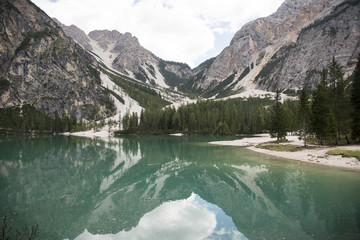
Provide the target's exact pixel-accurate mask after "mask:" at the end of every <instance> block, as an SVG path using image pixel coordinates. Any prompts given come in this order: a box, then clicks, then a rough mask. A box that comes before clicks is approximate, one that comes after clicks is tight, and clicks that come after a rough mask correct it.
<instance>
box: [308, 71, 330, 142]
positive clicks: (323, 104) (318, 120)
mask: <svg viewBox="0 0 360 240" xmlns="http://www.w3.org/2000/svg"><path fill="white" fill-rule="evenodd" d="M326 78H327V71H326V70H323V73H322V80H321V82H320V83H319V84H318V85H317V88H316V89H315V90H314V91H313V100H312V104H311V126H312V131H313V132H314V133H315V135H316V137H317V138H318V140H319V143H320V145H322V144H323V139H324V137H325V135H326V132H325V129H326V124H327V115H328V113H329V110H328V109H329V108H328V99H327V96H328V93H327V92H328V91H327V86H326V85H327V84H326Z"/></svg>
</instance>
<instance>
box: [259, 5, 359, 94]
mask: <svg viewBox="0 0 360 240" xmlns="http://www.w3.org/2000/svg"><path fill="white" fill-rule="evenodd" d="M359 26H360V1H347V2H344V3H343V4H341V5H339V6H338V7H336V8H335V9H334V11H333V12H332V13H331V14H329V15H327V16H325V17H324V18H322V19H319V20H318V21H316V22H314V23H313V24H311V25H309V26H307V27H306V28H304V29H303V30H302V31H301V32H300V34H299V36H298V38H297V41H296V42H295V43H294V44H292V45H288V47H283V48H282V49H280V50H279V51H278V52H277V53H276V54H275V55H273V57H272V58H271V59H270V60H269V62H268V63H267V65H265V67H264V70H263V71H261V72H260V73H259V75H258V76H257V77H256V78H255V83H256V84H257V85H258V86H259V87H260V88H262V89H266V90H270V91H274V90H276V89H281V90H283V91H284V90H298V89H301V88H306V89H313V88H315V86H316V84H317V83H319V82H320V79H321V72H322V69H324V68H326V67H328V66H329V64H330V62H331V59H332V57H333V56H334V57H335V59H336V61H337V62H338V63H339V64H340V65H341V66H343V71H344V73H345V77H347V76H349V75H350V74H352V72H353V71H354V69H355V66H356V62H357V56H358V55H359V54H360V28H359Z"/></svg>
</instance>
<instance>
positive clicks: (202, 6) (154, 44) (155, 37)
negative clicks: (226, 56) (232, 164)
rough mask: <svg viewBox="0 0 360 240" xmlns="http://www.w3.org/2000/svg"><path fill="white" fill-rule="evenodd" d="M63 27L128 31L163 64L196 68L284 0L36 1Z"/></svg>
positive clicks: (271, 11)
mask: <svg viewBox="0 0 360 240" xmlns="http://www.w3.org/2000/svg"><path fill="white" fill-rule="evenodd" d="M32 1H33V2H34V3H35V4H36V5H37V6H39V7H40V8H41V9H42V10H44V11H45V12H46V13H47V14H48V15H49V16H50V17H53V18H54V17H55V18H57V19H58V20H59V21H60V22H62V23H63V24H65V25H71V24H74V25H76V26H77V27H79V28H81V29H82V30H84V31H85V32H86V33H89V32H91V31H93V30H103V29H108V30H117V31H119V32H121V33H125V32H130V33H131V34H132V35H133V36H136V37H137V38H138V40H139V42H140V44H141V45H142V46H143V47H145V48H146V49H148V50H150V51H151V52H152V53H154V54H155V55H157V56H158V57H160V58H162V59H164V60H171V61H176V62H182V63H187V64H189V65H190V66H191V67H196V66H197V65H199V64H200V63H201V62H203V61H205V60H207V59H209V58H211V57H215V56H217V55H218V54H219V53H220V52H221V51H222V50H223V49H224V48H225V47H227V46H228V45H229V44H230V41H231V39H232V37H233V36H234V34H235V33H236V32H237V31H238V30H240V29H241V27H242V26H243V25H244V24H246V23H248V22H249V21H251V20H254V19H256V18H259V17H265V16H268V15H270V14H271V13H273V12H275V11H276V10H277V9H278V8H279V6H280V5H281V4H282V2H283V1H284V0H32Z"/></svg>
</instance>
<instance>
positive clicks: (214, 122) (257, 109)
mask: <svg viewBox="0 0 360 240" xmlns="http://www.w3.org/2000/svg"><path fill="white" fill-rule="evenodd" d="M273 102H274V100H271V99H269V98H265V99H260V98H249V99H239V98H238V99H229V100H225V101H212V100H207V101H199V102H197V103H192V104H187V105H182V106H180V107H179V108H178V109H175V108H173V107H168V108H165V109H159V108H155V107H153V108H148V109H145V110H144V111H142V112H141V114H140V116H138V115H137V114H136V113H132V114H130V113H127V114H125V116H124V117H123V119H122V126H123V129H124V130H123V131H120V132H119V133H146V134H164V133H175V132H182V133H185V134H214V135H230V134H253V133H262V132H264V131H266V129H268V126H267V123H268V122H269V117H270V108H269V107H270V106H271V105H272V104H273ZM284 106H285V111H286V114H287V116H288V118H289V119H288V121H289V122H290V124H289V127H290V128H294V126H295V125H296V124H292V123H295V122H296V119H295V118H296V101H285V103H284Z"/></svg>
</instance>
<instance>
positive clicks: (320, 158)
mask: <svg viewBox="0 0 360 240" xmlns="http://www.w3.org/2000/svg"><path fill="white" fill-rule="evenodd" d="M286 138H287V139H288V140H289V142H287V143H285V144H293V145H297V146H303V145H304V143H303V141H300V140H299V139H298V137H297V136H288V137H286ZM274 140H275V139H274V138H270V136H269V134H261V135H256V137H253V138H243V139H239V140H234V141H220V142H210V143H211V144H217V145H227V146H241V147H246V148H247V149H250V150H252V151H255V152H259V153H264V154H268V155H271V156H275V157H281V158H287V159H292V160H297V161H303V162H307V163H313V164H319V165H324V166H329V167H337V168H341V169H346V170H352V171H360V161H359V160H358V159H357V158H354V157H343V156H341V155H328V154H326V153H327V152H328V151H329V150H332V149H346V150H357V151H360V145H350V146H336V147H323V146H312V147H311V148H309V149H304V150H301V151H297V152H280V151H272V150H266V149H261V148H257V147H256V145H258V144H261V143H266V142H271V141H274Z"/></svg>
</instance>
